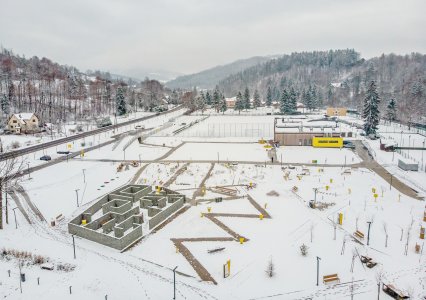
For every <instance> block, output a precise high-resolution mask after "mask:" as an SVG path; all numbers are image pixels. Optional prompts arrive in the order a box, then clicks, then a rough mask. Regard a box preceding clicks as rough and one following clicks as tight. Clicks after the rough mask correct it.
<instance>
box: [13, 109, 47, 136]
mask: <svg viewBox="0 0 426 300" xmlns="http://www.w3.org/2000/svg"><path fill="white" fill-rule="evenodd" d="M39 122H40V120H39V118H38V117H37V116H36V115H35V114H34V113H18V114H13V115H11V116H10V118H9V120H8V121H7V129H9V130H10V131H11V132H13V133H15V134H21V133H34V132H38V131H39Z"/></svg>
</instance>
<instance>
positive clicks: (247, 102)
mask: <svg viewBox="0 0 426 300" xmlns="http://www.w3.org/2000/svg"><path fill="white" fill-rule="evenodd" d="M243 102H244V108H245V109H249V108H250V91H249V89H248V88H247V87H246V89H245V90H244V98H243Z"/></svg>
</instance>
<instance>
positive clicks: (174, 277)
mask: <svg viewBox="0 0 426 300" xmlns="http://www.w3.org/2000/svg"><path fill="white" fill-rule="evenodd" d="M176 269H177V266H176V267H175V268H174V269H173V300H175V299H176Z"/></svg>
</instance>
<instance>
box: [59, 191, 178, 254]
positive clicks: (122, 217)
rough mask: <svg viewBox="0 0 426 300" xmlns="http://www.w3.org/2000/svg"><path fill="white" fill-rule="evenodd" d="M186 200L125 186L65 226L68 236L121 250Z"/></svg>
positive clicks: (171, 192) (167, 192)
mask: <svg viewBox="0 0 426 300" xmlns="http://www.w3.org/2000/svg"><path fill="white" fill-rule="evenodd" d="M185 202H186V198H185V196H184V195H182V194H179V193H176V192H174V191H172V190H170V189H167V188H164V187H158V188H156V190H155V191H153V189H152V187H151V186H147V185H126V186H124V187H121V188H119V189H117V190H114V191H113V192H111V193H109V194H107V195H105V196H103V197H102V198H101V199H99V200H98V201H97V202H96V203H95V204H93V205H92V206H90V207H89V208H88V209H86V210H85V211H84V212H83V213H81V214H80V215H78V216H77V217H76V218H74V219H72V220H71V221H70V222H69V223H68V231H69V233H70V234H73V235H77V236H79V237H82V238H85V239H88V240H91V241H94V242H97V243H100V244H102V245H105V246H108V247H112V248H115V249H117V250H124V249H126V248H127V247H129V246H131V245H132V244H134V243H135V242H137V241H139V240H140V239H141V238H142V236H143V232H142V227H143V226H142V225H143V223H144V222H145V221H147V222H148V228H149V229H152V228H154V227H156V226H157V225H159V224H161V223H162V222H163V221H165V220H166V219H167V218H168V217H169V216H170V215H172V214H173V213H174V212H176V211H177V210H179V209H180V208H181V207H182V206H183V205H184V203H185Z"/></svg>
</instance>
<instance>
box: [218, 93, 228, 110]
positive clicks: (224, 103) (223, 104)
mask: <svg viewBox="0 0 426 300" xmlns="http://www.w3.org/2000/svg"><path fill="white" fill-rule="evenodd" d="M227 110H228V106H227V105H226V99H225V96H224V95H222V100H221V102H220V111H221V112H222V114H225V111H227Z"/></svg>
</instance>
